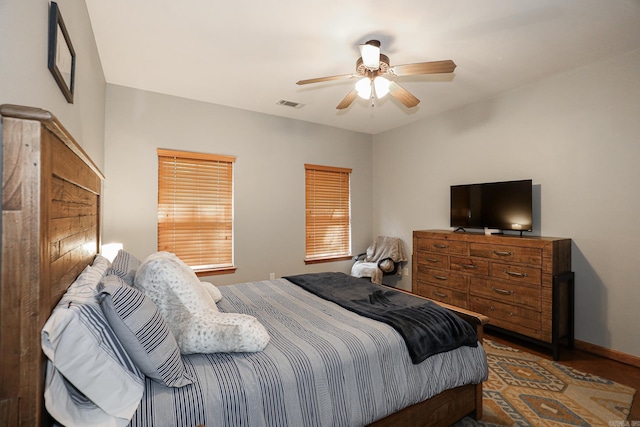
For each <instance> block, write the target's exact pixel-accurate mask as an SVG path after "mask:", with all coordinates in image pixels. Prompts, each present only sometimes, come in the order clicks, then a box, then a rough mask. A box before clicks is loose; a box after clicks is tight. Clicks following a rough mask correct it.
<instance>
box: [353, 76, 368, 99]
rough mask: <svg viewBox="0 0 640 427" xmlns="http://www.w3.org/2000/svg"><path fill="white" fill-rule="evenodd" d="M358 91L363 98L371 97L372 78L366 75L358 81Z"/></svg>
mask: <svg viewBox="0 0 640 427" xmlns="http://www.w3.org/2000/svg"><path fill="white" fill-rule="evenodd" d="M356 91H357V92H358V96H359V97H360V98H362V99H369V98H371V79H370V78H369V77H364V78H362V79H360V80H358V82H357V83H356Z"/></svg>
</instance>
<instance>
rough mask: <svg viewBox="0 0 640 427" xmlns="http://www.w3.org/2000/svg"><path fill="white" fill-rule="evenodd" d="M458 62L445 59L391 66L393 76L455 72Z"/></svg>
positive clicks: (390, 70) (390, 71) (390, 72)
mask: <svg viewBox="0 0 640 427" xmlns="http://www.w3.org/2000/svg"><path fill="white" fill-rule="evenodd" d="M455 69H456V64H455V63H454V62H453V61H452V60H450V59H447V60H445V61H432V62H418V63H416V64H404V65H394V66H393V67H390V68H389V71H388V72H389V74H391V75H393V76H413V75H416V74H438V73H453V70H455Z"/></svg>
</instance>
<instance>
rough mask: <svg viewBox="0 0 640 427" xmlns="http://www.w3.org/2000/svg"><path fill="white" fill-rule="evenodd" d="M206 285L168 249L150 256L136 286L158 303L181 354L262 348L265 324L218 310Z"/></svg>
mask: <svg viewBox="0 0 640 427" xmlns="http://www.w3.org/2000/svg"><path fill="white" fill-rule="evenodd" d="M205 286H206V285H202V283H201V282H200V281H199V280H198V278H197V276H196V275H195V273H194V272H193V270H191V268H190V267H188V266H187V265H186V264H185V263H184V262H182V261H181V260H180V259H179V258H178V257H177V256H175V255H174V254H171V253H168V252H158V253H155V254H153V255H150V256H149V257H147V259H145V260H144V261H143V263H142V265H140V267H139V268H138V270H137V272H136V277H135V287H136V288H138V289H140V290H141V291H143V292H144V293H145V294H146V295H147V296H148V297H149V298H151V299H152V300H153V302H155V304H156V305H157V306H158V309H159V310H160V312H161V313H162V315H163V317H164V318H165V320H166V321H167V323H168V324H169V328H170V329H171V331H172V332H173V335H174V336H175V338H176V341H177V342H178V346H179V347H180V351H181V353H182V354H191V353H216V352H247V351H260V350H263V349H264V347H266V345H267V343H268V342H269V334H268V333H267V330H266V329H265V328H264V326H263V325H262V324H260V322H258V321H257V319H255V318H254V317H253V316H249V315H246V314H238V313H219V312H218V307H217V306H216V304H215V301H214V299H213V298H212V297H211V296H210V294H209V292H208V291H207V290H206V288H205ZM212 286H213V285H212Z"/></svg>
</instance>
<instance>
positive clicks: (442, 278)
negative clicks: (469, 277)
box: [433, 274, 447, 280]
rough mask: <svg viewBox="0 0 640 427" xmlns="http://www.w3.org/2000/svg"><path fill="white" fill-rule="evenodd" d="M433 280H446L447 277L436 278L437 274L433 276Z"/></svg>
mask: <svg viewBox="0 0 640 427" xmlns="http://www.w3.org/2000/svg"><path fill="white" fill-rule="evenodd" d="M433 278H434V279H438V280H447V276H438V275H437V274H434V275H433Z"/></svg>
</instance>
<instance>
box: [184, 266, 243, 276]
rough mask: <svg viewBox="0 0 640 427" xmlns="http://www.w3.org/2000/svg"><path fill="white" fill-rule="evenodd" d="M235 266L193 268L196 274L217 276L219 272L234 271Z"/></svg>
mask: <svg viewBox="0 0 640 427" xmlns="http://www.w3.org/2000/svg"><path fill="white" fill-rule="evenodd" d="M236 268H237V267H221V268H207V269H202V270H193V271H194V273H196V276H198V277H203V276H217V275H219V274H233V273H235V272H236Z"/></svg>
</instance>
